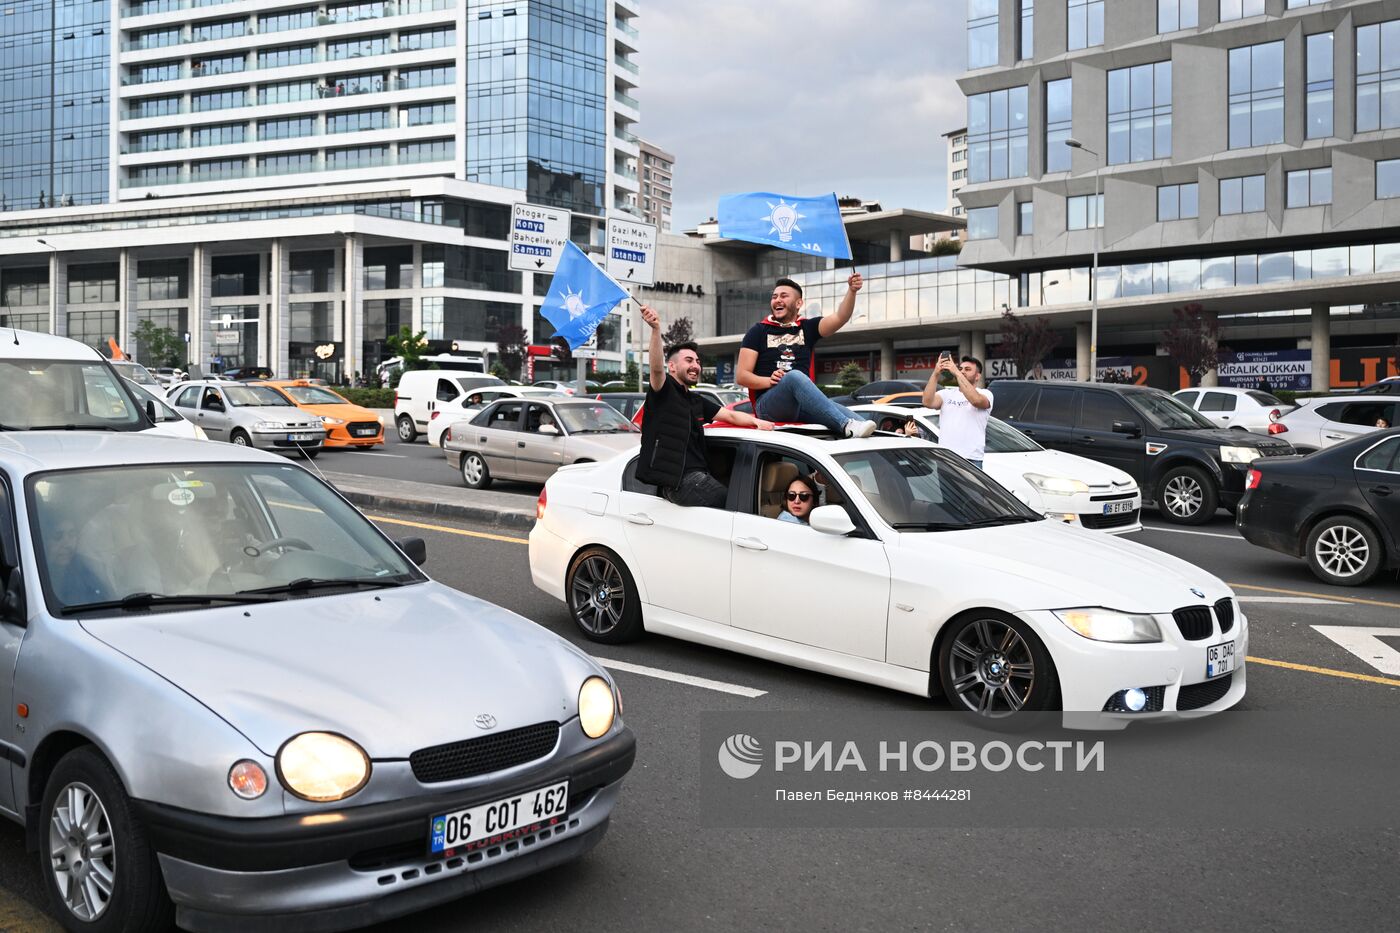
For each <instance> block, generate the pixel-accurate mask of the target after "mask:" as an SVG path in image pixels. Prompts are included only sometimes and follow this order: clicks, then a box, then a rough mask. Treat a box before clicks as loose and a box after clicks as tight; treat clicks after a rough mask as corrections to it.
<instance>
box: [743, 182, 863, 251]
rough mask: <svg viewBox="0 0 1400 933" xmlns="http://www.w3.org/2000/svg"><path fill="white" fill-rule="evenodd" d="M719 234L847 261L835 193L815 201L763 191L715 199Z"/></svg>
mask: <svg viewBox="0 0 1400 933" xmlns="http://www.w3.org/2000/svg"><path fill="white" fill-rule="evenodd" d="M719 235H720V236H722V237H728V238H729V239H731V240H743V241H745V242H746V243H762V244H764V245H765V246H776V247H778V249H786V250H791V251H792V252H794V253H807V254H808V255H811V256H826V257H827V258H829V259H850V258H851V244H850V241H849V240H847V239H846V225H845V224H844V223H843V222H842V221H841V208H840V206H839V205H838V204H837V203H836V195H835V194H826V195H822V196H821V197H817V198H797V197H793V196H792V195H786V194H770V193H769V192H766V191H754V192H751V193H749V194H730V195H726V196H725V197H722V198H720V199H719Z"/></svg>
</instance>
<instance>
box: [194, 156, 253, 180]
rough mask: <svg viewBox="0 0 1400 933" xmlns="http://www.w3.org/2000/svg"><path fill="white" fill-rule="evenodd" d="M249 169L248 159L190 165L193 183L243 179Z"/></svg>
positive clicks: (219, 160)
mask: <svg viewBox="0 0 1400 933" xmlns="http://www.w3.org/2000/svg"><path fill="white" fill-rule="evenodd" d="M246 169H247V160H246V159H210V160H208V161H205V162H192V163H190V180H191V181H222V180H224V179H226V178H242V177H243V175H244V173H245V171H246Z"/></svg>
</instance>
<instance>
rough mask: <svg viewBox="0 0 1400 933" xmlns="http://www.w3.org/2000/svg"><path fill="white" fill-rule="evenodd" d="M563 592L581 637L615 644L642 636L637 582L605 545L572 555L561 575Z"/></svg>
mask: <svg viewBox="0 0 1400 933" xmlns="http://www.w3.org/2000/svg"><path fill="white" fill-rule="evenodd" d="M564 593H565V596H566V599H567V600H568V603H569V615H571V616H573V619H574V624H575V625H577V626H578V630H579V631H580V632H581V633H582V634H583V637H584V638H587V639H588V640H590V641H597V642H602V643H603V644H605V645H616V644H620V643H622V642H627V641H636V640H637V639H638V638H640V637H642V634H643V632H644V631H645V630H644V629H643V627H642V603H641V597H640V596H639V595H638V594H637V585H636V584H635V583H634V582H633V581H632V574H631V573H629V572H628V570H627V565H626V564H624V563H623V562H622V560H621V558H619V557H618V556H617V555H616V554H614V553H613V552H612V551H609V550H608V549H607V548H601V547H591V548H586V549H584V550H582V551H580V552H579V553H578V555H577V556H575V557H574V559H573V560H572V561H571V562H570V563H569V573H568V575H567V576H566V577H565V578H564Z"/></svg>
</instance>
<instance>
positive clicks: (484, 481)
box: [462, 453, 491, 489]
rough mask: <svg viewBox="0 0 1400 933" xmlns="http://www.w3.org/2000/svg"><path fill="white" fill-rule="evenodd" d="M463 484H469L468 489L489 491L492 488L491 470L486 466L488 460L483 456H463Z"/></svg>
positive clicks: (473, 454)
mask: <svg viewBox="0 0 1400 933" xmlns="http://www.w3.org/2000/svg"><path fill="white" fill-rule="evenodd" d="M462 482H464V483H466V484H467V488H468V489H489V488H490V487H491V469H490V468H489V467H488V466H487V465H486V460H485V458H483V457H482V456H481V454H475V453H472V454H463V455H462Z"/></svg>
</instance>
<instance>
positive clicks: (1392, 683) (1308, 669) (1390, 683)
mask: <svg viewBox="0 0 1400 933" xmlns="http://www.w3.org/2000/svg"><path fill="white" fill-rule="evenodd" d="M1245 660H1246V661H1248V662H1249V663H1250V664H1266V665H1268V666H1269V667H1286V668H1288V669H1289V670H1290V671H1303V672H1304V673H1308V674H1323V675H1325V676H1327V677H1341V678H1343V679H1345V680H1362V681H1365V682H1366V683H1368V684H1383V685H1384V686H1387V687H1400V680H1395V679H1394V678H1391V677H1376V676H1375V675H1373V674H1353V673H1352V672H1351V671H1334V670H1332V669H1331V668H1330V667H1313V666H1312V665H1311V664H1294V663H1293V662H1291V661H1274V660H1271V659H1270V658H1256V657H1253V656H1252V655H1251V656H1249V657H1246V658H1245Z"/></svg>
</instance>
